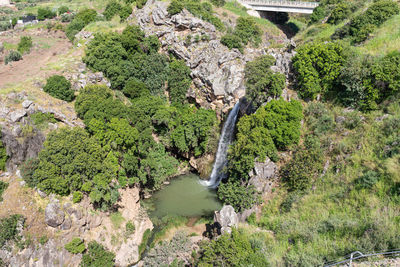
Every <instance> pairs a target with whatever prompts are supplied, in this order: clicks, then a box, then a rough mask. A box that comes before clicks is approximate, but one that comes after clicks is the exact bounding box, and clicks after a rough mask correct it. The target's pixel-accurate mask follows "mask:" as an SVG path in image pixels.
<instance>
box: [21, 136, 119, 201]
mask: <svg viewBox="0 0 400 267" xmlns="http://www.w3.org/2000/svg"><path fill="white" fill-rule="evenodd" d="M115 164H116V163H115V162H114V161H113V154H112V153H107V154H105V153H104V151H103V149H102V148H101V146H100V145H99V144H98V143H97V142H96V140H95V139H94V138H90V137H89V134H88V133H87V132H86V131H85V130H83V129H80V128H74V129H68V128H63V129H60V130H57V131H54V132H51V133H50V134H49V136H48V138H47V140H46V141H45V143H44V148H43V150H42V151H41V152H40V153H39V164H38V165H37V168H36V169H35V171H34V172H33V175H32V178H31V179H32V181H33V182H34V183H37V187H38V188H39V189H40V190H42V191H44V192H47V193H56V194H59V195H68V194H69V193H70V192H72V191H83V192H86V193H88V194H89V196H90V199H91V201H92V203H94V204H96V205H98V206H100V207H106V206H109V205H112V204H113V203H114V202H115V201H116V200H117V199H118V193H117V192H116V191H115V190H114V189H113V187H112V185H111V184H110V183H111V180H112V179H113V178H114V177H115V176H116V174H115V169H116V168H117V169H118V167H116V166H115ZM28 173H29V172H28Z"/></svg>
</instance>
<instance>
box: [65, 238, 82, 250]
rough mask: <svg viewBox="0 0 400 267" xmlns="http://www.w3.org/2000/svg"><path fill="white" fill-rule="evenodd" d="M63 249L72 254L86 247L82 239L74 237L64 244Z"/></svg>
mask: <svg viewBox="0 0 400 267" xmlns="http://www.w3.org/2000/svg"><path fill="white" fill-rule="evenodd" d="M65 249H66V250H67V251H68V252H70V253H72V254H80V253H83V252H84V251H85V250H86V247H85V243H84V242H83V240H82V239H80V238H79V237H74V238H73V239H72V241H71V242H69V243H68V244H66V245H65Z"/></svg>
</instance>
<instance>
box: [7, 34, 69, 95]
mask: <svg viewBox="0 0 400 267" xmlns="http://www.w3.org/2000/svg"><path fill="white" fill-rule="evenodd" d="M23 35H30V34H23ZM43 35H44V36H39V37H38V38H42V39H43V40H45V41H48V42H51V45H50V47H44V48H43V47H36V48H34V49H32V50H33V51H31V53H29V54H27V55H24V56H23V60H20V61H17V62H12V63H9V64H8V65H4V63H2V64H1V65H0V89H3V88H6V87H10V86H12V85H14V84H18V83H21V82H24V81H26V80H28V79H33V78H45V77H46V75H47V76H48V75H50V74H52V73H54V72H55V71H54V70H46V66H47V65H48V64H51V63H57V62H58V61H60V60H62V59H63V57H65V56H66V54H67V53H68V52H69V50H70V48H71V47H72V45H71V43H70V42H69V41H68V39H66V38H65V37H60V36H49V35H48V34H47V36H46V35H45V34H43ZM19 36H21V35H17V36H15V35H14V36H11V37H7V36H5V37H2V36H1V37H0V42H8V43H14V44H15V43H17V42H18V40H19ZM35 36H37V34H36V35H35ZM34 45H35V39H34Z"/></svg>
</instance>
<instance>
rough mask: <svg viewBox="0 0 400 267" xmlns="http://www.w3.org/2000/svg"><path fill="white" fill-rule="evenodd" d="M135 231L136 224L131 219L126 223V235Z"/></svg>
mask: <svg viewBox="0 0 400 267" xmlns="http://www.w3.org/2000/svg"><path fill="white" fill-rule="evenodd" d="M134 233H135V225H134V224H133V223H132V222H131V221H129V222H127V223H126V224H125V236H126V237H128V236H131V235H133V234H134Z"/></svg>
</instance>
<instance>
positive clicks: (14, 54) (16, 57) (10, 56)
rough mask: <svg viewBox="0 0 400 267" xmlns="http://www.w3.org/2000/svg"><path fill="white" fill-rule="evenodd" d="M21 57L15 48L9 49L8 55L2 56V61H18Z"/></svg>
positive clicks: (6, 62)
mask: <svg viewBox="0 0 400 267" xmlns="http://www.w3.org/2000/svg"><path fill="white" fill-rule="evenodd" d="M21 59H22V55H21V54H20V53H19V52H18V51H15V50H11V51H10V52H9V53H8V55H6V57H5V58H4V63H5V64H6V65H7V64H8V63H10V62H12V61H19V60H21Z"/></svg>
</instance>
